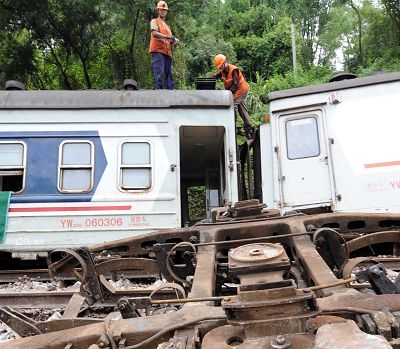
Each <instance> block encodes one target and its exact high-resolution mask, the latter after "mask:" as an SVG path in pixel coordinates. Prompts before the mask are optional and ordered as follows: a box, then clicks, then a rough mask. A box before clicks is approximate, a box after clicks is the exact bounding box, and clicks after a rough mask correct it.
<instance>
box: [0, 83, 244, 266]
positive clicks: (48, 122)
mask: <svg viewBox="0 0 400 349" xmlns="http://www.w3.org/2000/svg"><path fill="white" fill-rule="evenodd" d="M235 164H236V131H235V119H234V110H233V101H232V96H231V94H230V93H229V92H228V91H106V90H104V91H1V92H0V191H11V192H12V195H11V202H10V205H9V207H8V227H7V231H6V236H5V240H4V242H3V243H2V244H1V245H0V250H1V251H3V252H7V253H12V254H13V256H14V257H19V258H27V259H29V258H34V257H36V256H37V255H39V256H40V255H45V254H46V251H49V250H53V249H56V248H58V247H76V246H82V245H90V244H94V243H101V242H105V241H109V240H114V239H118V238H124V237H130V236H134V235H136V234H142V233H146V232H150V231H154V230H158V229H164V228H180V227H182V226H185V225H186V226H187V225H190V224H191V220H192V219H191V217H190V212H189V204H190V198H188V191H189V190H190V188H192V187H199V186H200V187H202V188H204V192H205V195H206V207H205V208H204V210H205V212H206V215H207V217H210V215H211V210H212V208H214V207H218V206H222V205H229V204H231V203H234V202H236V201H237V200H238V189H237V182H238V178H237V169H236V166H235Z"/></svg>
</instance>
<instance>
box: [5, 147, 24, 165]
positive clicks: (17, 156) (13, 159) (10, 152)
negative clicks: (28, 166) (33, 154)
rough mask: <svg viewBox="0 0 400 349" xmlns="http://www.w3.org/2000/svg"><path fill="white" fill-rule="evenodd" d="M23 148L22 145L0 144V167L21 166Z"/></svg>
mask: <svg viewBox="0 0 400 349" xmlns="http://www.w3.org/2000/svg"><path fill="white" fill-rule="evenodd" d="M23 163H24V146H23V145H22V144H15V143H14V144H10V143H3V144H0V166H22V165H23Z"/></svg>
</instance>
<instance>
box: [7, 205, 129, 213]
mask: <svg viewBox="0 0 400 349" xmlns="http://www.w3.org/2000/svg"><path fill="white" fill-rule="evenodd" d="M131 208H132V206H88V207H85V206H76V207H10V208H9V209H8V212H66V211H129V210H130V209H131Z"/></svg>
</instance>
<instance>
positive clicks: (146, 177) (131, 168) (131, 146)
mask: <svg viewBox="0 0 400 349" xmlns="http://www.w3.org/2000/svg"><path fill="white" fill-rule="evenodd" d="M119 168H120V171H119V173H120V176H119V187H120V189H122V190H143V189H149V188H150V187H151V172H152V164H151V147H150V144H149V143H147V142H124V143H122V145H121V152H120V163H119Z"/></svg>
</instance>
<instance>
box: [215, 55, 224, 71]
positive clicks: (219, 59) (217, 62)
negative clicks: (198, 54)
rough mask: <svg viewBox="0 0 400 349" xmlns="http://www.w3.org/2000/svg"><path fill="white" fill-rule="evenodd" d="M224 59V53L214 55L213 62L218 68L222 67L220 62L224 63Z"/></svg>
mask: <svg viewBox="0 0 400 349" xmlns="http://www.w3.org/2000/svg"><path fill="white" fill-rule="evenodd" d="M225 61H226V57H225V56H224V55H216V56H215V57H214V64H215V66H216V67H217V68H218V69H219V68H221V67H222V64H224V63H225Z"/></svg>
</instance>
